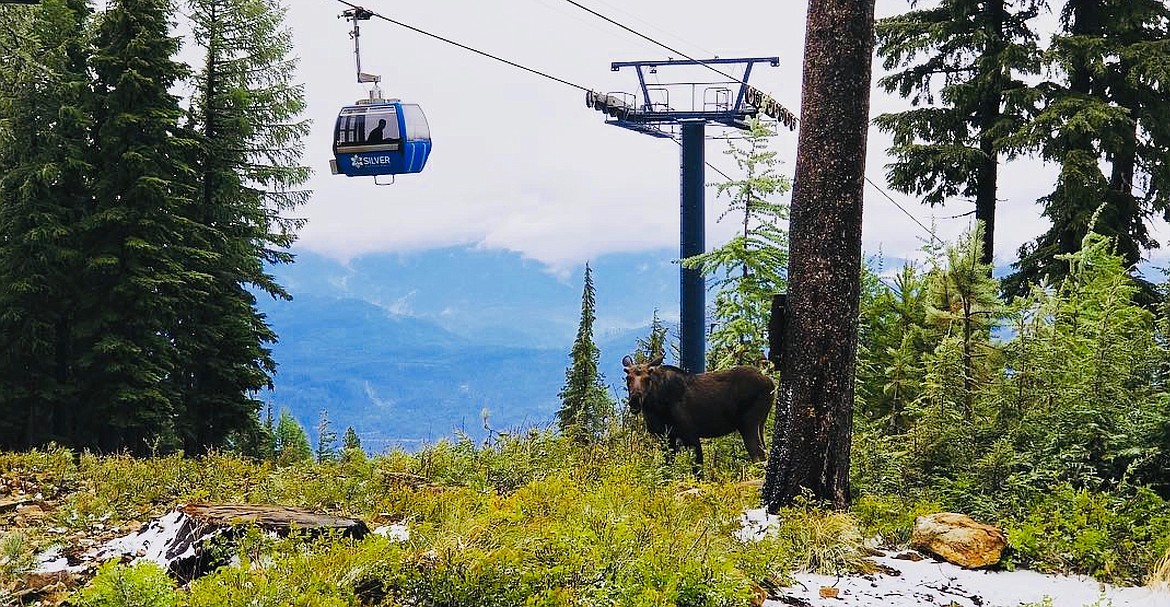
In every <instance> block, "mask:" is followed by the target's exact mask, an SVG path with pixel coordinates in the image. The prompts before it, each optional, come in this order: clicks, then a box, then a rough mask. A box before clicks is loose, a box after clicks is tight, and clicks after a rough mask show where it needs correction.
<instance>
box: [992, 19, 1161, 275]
mask: <svg viewBox="0 0 1170 607" xmlns="http://www.w3.org/2000/svg"><path fill="white" fill-rule="evenodd" d="M1061 26H1062V31H1061V33H1060V34H1059V35H1057V36H1056V37H1055V38H1054V39H1053V42H1052V46H1051V49H1050V50H1049V51H1048V53H1047V62H1048V65H1049V67H1050V68H1051V69H1052V70H1053V71H1055V72H1056V73H1057V74H1059V75H1061V76H1063V77H1062V78H1060V79H1057V80H1053V81H1047V82H1043V83H1041V84H1040V85H1038V86H1037V87H1036V91H1037V94H1038V95H1039V96H1040V98H1041V101H1042V104H1041V106H1040V107H1039V111H1038V113H1037V115H1036V116H1035V118H1034V119H1033V120H1032V121H1031V122H1030V123H1029V124H1028V126H1027V128H1026V129H1023V130H1022V132H1021V133H1020V135H1019V136H1018V137H1017V139H1018V143H1017V145H1018V146H1019V147H1021V148H1030V149H1035V150H1038V151H1039V153H1040V156H1041V157H1042V158H1043V159H1045V160H1048V161H1051V162H1056V163H1059V164H1060V167H1061V170H1060V176H1059V178H1058V180H1057V184H1056V188H1055V189H1054V190H1053V192H1052V193H1051V194H1049V195H1048V196H1046V197H1044V198H1043V199H1041V201H1040V202H1041V203H1042V204H1043V205H1044V215H1045V216H1046V217H1048V218H1049V219H1050V220H1051V221H1052V227H1051V228H1050V229H1049V230H1048V231H1047V232H1045V233H1044V234H1043V235H1041V236H1040V237H1039V238H1037V239H1036V240H1035V241H1034V242H1032V243H1029V244H1028V245H1026V246H1025V247H1023V248H1022V249H1021V250H1020V261H1019V263H1018V264H1017V265H1016V268H1017V271H1016V272H1015V273H1014V274H1013V275H1012V276H1011V277H1010V278H1009V279H1008V280H1007V281H1006V282H1007V284H1006V285H1005V286H1006V290H1007V291H1008V292H1011V293H1017V294H1023V293H1026V292H1027V290H1028V284H1029V283H1035V282H1037V281H1039V280H1041V279H1042V278H1044V277H1046V276H1047V277H1049V278H1050V279H1051V280H1050V281H1051V283H1053V284H1055V283H1057V282H1059V280H1060V278H1061V277H1063V276H1064V275H1065V273H1066V272H1067V264H1064V263H1061V262H1059V261H1058V260H1057V256H1058V255H1061V254H1070V253H1073V252H1076V251H1078V250H1079V249H1080V246H1081V241H1082V239H1083V238H1084V236H1085V235H1086V234H1087V233H1088V232H1089V231H1090V230H1092V231H1095V232H1098V233H1100V234H1102V235H1105V236H1107V237H1110V238H1113V239H1115V241H1116V246H1117V248H1118V252H1119V253H1121V254H1122V255H1123V257H1124V258H1125V260H1126V261H1127V262H1128V264H1129V265H1130V266H1134V265H1136V263H1137V262H1138V261H1139V260H1140V258H1141V255H1142V251H1143V250H1144V249H1148V248H1151V247H1155V246H1157V242H1156V241H1155V240H1154V239H1153V238H1152V237H1151V236H1150V233H1149V228H1148V226H1147V223H1146V222H1147V220H1148V219H1149V217H1150V216H1151V214H1153V213H1167V212H1170V190H1168V189H1167V188H1168V187H1170V103H1168V102H1167V100H1166V97H1165V91H1166V87H1167V86H1168V85H1170V73H1167V71H1166V65H1170V48H1167V47H1166V44H1165V40H1166V38H1167V36H1168V35H1170V32H1168V28H1170V7H1168V6H1167V5H1166V3H1165V2H1163V1H1161V0H1068V1H1067V2H1066V3H1065V5H1064V9H1063V11H1062V12H1061ZM1103 165H1104V166H1106V167H1107V169H1108V171H1106V170H1103V168H1102V166H1103ZM1099 209H1100V210H1099ZM1149 290H1150V289H1148V288H1147V291H1149Z"/></svg>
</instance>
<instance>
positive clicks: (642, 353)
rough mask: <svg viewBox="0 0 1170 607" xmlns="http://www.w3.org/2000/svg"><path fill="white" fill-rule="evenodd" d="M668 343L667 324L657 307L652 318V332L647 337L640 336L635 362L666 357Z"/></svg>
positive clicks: (640, 362) (635, 352)
mask: <svg viewBox="0 0 1170 607" xmlns="http://www.w3.org/2000/svg"><path fill="white" fill-rule="evenodd" d="M667 345H668V344H667V330H666V325H665V324H663V323H662V319H661V318H659V317H658V309H657V308H655V309H654V316H653V317H652V318H651V319H650V333H649V334H648V335H646V337H639V338H638V341H637V344H636V346H637V348H636V349H635V350H634V362H636V363H638V364H642V363H646V362H649V361H652V360H654V359H656V358H665V357H666V349H667Z"/></svg>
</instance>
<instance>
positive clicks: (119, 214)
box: [76, 0, 210, 453]
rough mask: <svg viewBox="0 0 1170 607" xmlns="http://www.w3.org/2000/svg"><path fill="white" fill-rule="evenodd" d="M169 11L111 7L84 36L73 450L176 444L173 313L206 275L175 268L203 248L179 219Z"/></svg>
mask: <svg viewBox="0 0 1170 607" xmlns="http://www.w3.org/2000/svg"><path fill="white" fill-rule="evenodd" d="M172 12H173V6H172V5H171V4H170V3H169V2H168V1H167V0H114V1H113V2H111V3H110V5H109V7H108V9H107V10H106V12H105V13H103V14H102V15H101V16H100V18H99V19H98V25H97V28H96V31H95V35H94V46H95V50H94V54H93V57H92V61H91V67H92V71H93V74H94V77H95V79H96V80H95V91H94V95H93V97H92V102H93V105H92V112H93V117H94V121H93V129H92V132H91V134H90V137H91V140H92V142H93V146H92V157H91V164H92V165H93V171H92V174H93V175H94V183H93V193H94V201H93V205H92V208H91V209H89V212H88V213H87V214H86V217H85V218H84V220H83V222H82V223H81V224H80V231H79V240H80V242H81V243H82V246H84V247H85V249H86V266H85V268H84V272H83V273H82V274H81V275H80V276H79V277H78V282H79V286H80V287H81V288H82V289H84V290H85V292H86V293H87V296H86V297H85V298H84V299H83V300H82V301H80V302H79V303H78V306H77V310H76V316H77V318H78V319H79V323H78V324H79V331H78V335H79V341H80V343H79V344H78V348H79V349H80V351H79V353H78V355H79V370H78V376H79V378H80V382H79V388H80V389H79V392H80V393H81V394H83V395H84V397H85V399H86V403H88V406H86V407H85V408H84V409H83V410H82V411H80V412H79V416H80V417H81V419H79V420H78V421H79V426H80V427H83V428H85V429H86V434H85V435H82V437H79V439H78V441H77V444H78V446H92V447H96V448H98V449H100V450H113V449H122V448H129V449H130V450H131V451H132V452H136V453H142V452H145V449H146V446H147V443H152V444H154V445H161V446H163V447H164V448H166V447H174V446H177V445H178V437H177V436H176V432H175V429H174V422H175V418H176V417H177V416H178V415H180V414H181V413H182V411H181V404H182V403H181V401H180V400H178V399H177V398H176V396H177V395H176V394H175V392H174V391H173V390H172V389H170V387H169V386H168V385H167V380H168V378H171V377H172V376H173V375H174V374H175V373H176V372H179V371H180V366H179V363H180V362H181V361H180V357H179V352H178V349H177V348H176V342H175V335H176V334H177V333H178V331H179V326H178V325H179V319H178V318H176V315H175V311H176V310H181V309H184V308H185V307H187V306H188V305H189V303H190V301H191V300H192V299H194V298H197V297H199V295H200V294H201V293H205V292H206V291H207V289H208V288H209V282H210V280H209V279H210V277H209V276H208V275H206V274H203V273H200V272H199V271H197V270H196V269H193V268H191V267H190V266H189V264H188V263H187V261H188V260H190V259H192V258H194V257H198V256H200V255H205V254H206V251H203V250H201V249H200V248H199V247H200V245H201V244H202V243H201V242H200V239H199V226H197V225H195V224H193V223H192V221H191V220H190V217H191V214H192V212H191V205H192V203H193V198H192V197H193V194H194V190H193V174H192V172H191V169H190V167H189V166H188V165H187V164H186V163H185V159H186V158H187V152H188V150H190V149H191V146H192V144H193V142H192V141H191V139H190V138H189V137H188V136H187V135H188V134H187V133H186V132H184V131H183V130H182V129H181V128H180V127H179V119H180V117H181V115H182V110H181V109H180V107H179V99H178V98H177V97H176V96H175V95H174V94H173V93H172V92H171V91H172V90H173V87H174V85H175V83H176V82H177V81H178V80H179V79H180V78H181V77H182V76H183V75H184V74H185V69H184V67H183V66H182V65H180V64H179V63H177V62H176V61H175V60H174V59H173V57H174V56H175V54H176V53H177V51H178V48H179V41H178V39H177V38H174V37H172V36H170V35H169V32H170V15H171V14H172ZM83 437H86V438H83ZM87 437H92V438H87Z"/></svg>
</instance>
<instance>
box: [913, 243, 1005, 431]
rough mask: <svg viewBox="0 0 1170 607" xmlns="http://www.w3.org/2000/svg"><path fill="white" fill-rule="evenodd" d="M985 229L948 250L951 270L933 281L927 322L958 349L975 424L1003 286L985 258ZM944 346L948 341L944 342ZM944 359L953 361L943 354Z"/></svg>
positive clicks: (941, 269)
mask: <svg viewBox="0 0 1170 607" xmlns="http://www.w3.org/2000/svg"><path fill="white" fill-rule="evenodd" d="M982 231H983V226H982V224H980V225H977V226H976V229H975V230H973V231H971V232H968V233H967V234H966V235H965V236H964V237H963V238H962V239H961V240H960V241H959V243H958V244H957V245H954V246H950V247H947V248H946V259H945V262H946V265H945V266H936V267H934V268H933V269H932V270H931V272H930V274H929V276H928V278H927V283H928V289H929V290H928V293H927V305H926V322H927V323H928V325H932V326H933V327H934V328H935V329H936V330H937V331H938V332H939V333H940V334H941V337H943V338H949V339H951V340H952V341H953V343H955V344H956V349H957V350H958V351H959V353H960V355H959V359H960V361H961V376H962V378H963V382H962V394H961V396H960V399H961V403H962V412H963V416H964V418H965V419H966V421H970V420H971V416H972V414H973V411H974V409H973V407H974V405H973V403H974V399H975V390H976V386H979V385H986V383H987V382H988V381H989V373H990V369H988V367H987V365H986V364H985V362H986V357H987V353H988V352H989V351H990V350H991V348H990V340H991V327H992V326H994V324H995V323H996V322H997V321H998V320H999V317H1000V314H999V281H997V280H996V279H994V278H992V277H991V267H990V266H988V265H987V264H984V263H983V262H981V261H980V259H982V257H983V255H982V254H981V253H982V247H983V239H982ZM940 341H944V340H942V339H940ZM942 356H943V357H944V358H950V357H949V356H948V355H947V354H942Z"/></svg>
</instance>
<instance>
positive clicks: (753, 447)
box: [739, 422, 767, 462]
mask: <svg viewBox="0 0 1170 607" xmlns="http://www.w3.org/2000/svg"><path fill="white" fill-rule="evenodd" d="M763 434H764V423H763V422H760V424H759V425H755V424H753V425H752V426H750V427H746V428H740V429H739V435H740V436H742V437H743V446H744V447H746V448H747V452H748V457H750V458H751V459H752V461H753V462H758V461H762V460H764V459H765V458H766V457H767V456H766V455H765V454H764V436H763Z"/></svg>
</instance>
